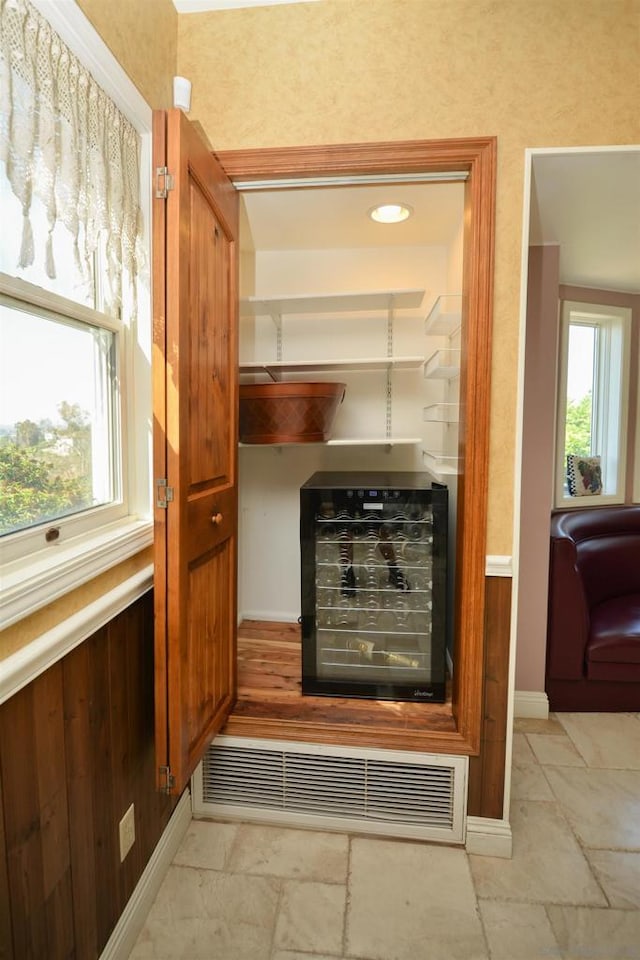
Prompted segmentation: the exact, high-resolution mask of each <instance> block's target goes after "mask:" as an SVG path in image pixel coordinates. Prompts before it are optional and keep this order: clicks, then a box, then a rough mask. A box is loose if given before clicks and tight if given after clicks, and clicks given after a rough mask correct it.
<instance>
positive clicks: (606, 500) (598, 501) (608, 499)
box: [555, 493, 624, 510]
mask: <svg viewBox="0 0 640 960" xmlns="http://www.w3.org/2000/svg"><path fill="white" fill-rule="evenodd" d="M623 503H624V497H621V496H620V495H619V494H616V493H602V494H599V495H598V496H596V497H563V498H562V499H561V500H559V501H558V503H557V504H556V506H555V509H556V510H580V509H582V508H584V507H606V506H616V505H618V506H619V505H622V504H623Z"/></svg>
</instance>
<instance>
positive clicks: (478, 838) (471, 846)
mask: <svg viewBox="0 0 640 960" xmlns="http://www.w3.org/2000/svg"><path fill="white" fill-rule="evenodd" d="M465 849H466V851H467V853H476V854H479V855H480V856H482V857H502V858H503V859H505V860H510V859H511V855H512V852H513V837H512V834H511V824H510V823H509V821H508V820H490V819H488V818H487V817H467V839H466V842H465Z"/></svg>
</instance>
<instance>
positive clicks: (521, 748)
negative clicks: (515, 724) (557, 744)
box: [513, 733, 538, 766]
mask: <svg viewBox="0 0 640 960" xmlns="http://www.w3.org/2000/svg"><path fill="white" fill-rule="evenodd" d="M513 762H514V763H519V764H520V765H521V766H522V765H523V764H534V763H537V762H538V761H537V760H536V756H535V754H534V752H533V750H532V749H531V747H530V746H529V741H528V739H527V737H526V736H525V734H524V733H514V735H513Z"/></svg>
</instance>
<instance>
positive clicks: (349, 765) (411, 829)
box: [193, 737, 468, 843]
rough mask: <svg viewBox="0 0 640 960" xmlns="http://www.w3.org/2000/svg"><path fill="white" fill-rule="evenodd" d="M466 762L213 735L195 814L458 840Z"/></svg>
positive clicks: (197, 785)
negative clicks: (213, 738)
mask: <svg viewBox="0 0 640 960" xmlns="http://www.w3.org/2000/svg"><path fill="white" fill-rule="evenodd" d="M467 766H468V761H467V758H466V757H450V756H441V755H435V754H420V753H408V752H405V751H392V750H371V749H359V748H355V747H338V746H325V745H316V744H307V743H291V742H283V741H275V740H253V739H248V738H244V737H218V738H217V739H216V740H215V741H214V742H213V743H212V744H211V746H210V747H209V749H208V751H207V753H206V754H205V757H204V760H203V762H202V764H201V765H200V766H199V767H198V770H197V771H196V774H195V775H194V782H193V812H194V815H195V816H210V817H217V818H226V819H240V820H259V821H261V822H275V823H280V824H284V825H291V826H316V827H320V828H324V829H336V830H351V831H357V832H360V833H375V834H380V835H387V836H402V837H419V838H424V839H430V840H442V841H445V842H447V843H463V842H464V816H465V800H466V778H467Z"/></svg>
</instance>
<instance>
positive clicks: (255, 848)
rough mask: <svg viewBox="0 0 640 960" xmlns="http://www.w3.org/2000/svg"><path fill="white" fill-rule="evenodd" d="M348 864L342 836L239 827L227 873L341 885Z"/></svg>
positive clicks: (344, 838) (308, 831)
mask: <svg viewBox="0 0 640 960" xmlns="http://www.w3.org/2000/svg"><path fill="white" fill-rule="evenodd" d="M348 863H349V838H348V837H347V835H346V834H339V833H321V832H316V831H312V830H288V829H283V828H281V827H263V826H254V825H252V824H242V825H241V826H240V827H239V828H238V833H237V836H236V840H235V843H234V845H233V849H232V851H231V855H230V857H229V861H228V869H229V870H231V871H233V872H235V873H249V874H260V875H268V876H274V877H288V878H291V879H293V880H316V881H318V882H320V883H344V882H345V881H346V878H347V868H348Z"/></svg>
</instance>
